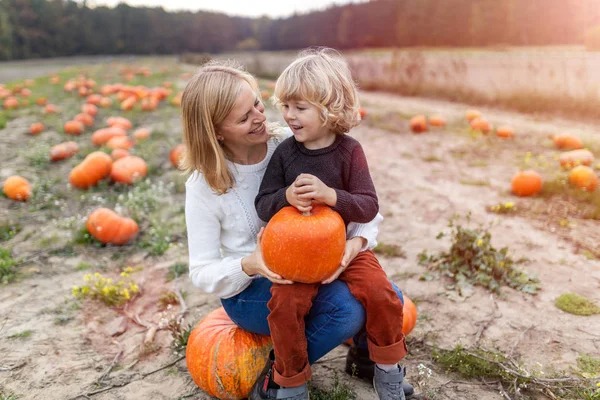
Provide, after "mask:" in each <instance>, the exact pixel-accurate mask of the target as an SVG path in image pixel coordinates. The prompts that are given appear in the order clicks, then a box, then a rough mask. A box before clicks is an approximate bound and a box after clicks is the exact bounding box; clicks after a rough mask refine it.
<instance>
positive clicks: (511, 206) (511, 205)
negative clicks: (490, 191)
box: [504, 201, 515, 208]
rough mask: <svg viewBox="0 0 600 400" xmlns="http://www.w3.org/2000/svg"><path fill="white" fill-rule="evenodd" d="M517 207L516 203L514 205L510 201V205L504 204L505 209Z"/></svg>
mask: <svg viewBox="0 0 600 400" xmlns="http://www.w3.org/2000/svg"><path fill="white" fill-rule="evenodd" d="M514 206H515V203H513V202H512V201H509V202H508V203H506V204H504V208H513V207H514Z"/></svg>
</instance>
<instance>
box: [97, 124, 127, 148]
mask: <svg viewBox="0 0 600 400" xmlns="http://www.w3.org/2000/svg"><path fill="white" fill-rule="evenodd" d="M116 136H127V132H125V130H124V129H123V128H120V127H111V128H102V129H98V130H97V131H96V132H94V133H93V134H92V143H94V144H95V145H96V146H102V145H103V144H106V142H108V141H109V140H110V139H112V138H113V137H116Z"/></svg>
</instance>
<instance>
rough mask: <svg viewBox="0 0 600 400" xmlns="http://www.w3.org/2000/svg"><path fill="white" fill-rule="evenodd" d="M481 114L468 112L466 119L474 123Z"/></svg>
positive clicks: (473, 111)
mask: <svg viewBox="0 0 600 400" xmlns="http://www.w3.org/2000/svg"><path fill="white" fill-rule="evenodd" d="M480 117H481V113H480V112H479V111H478V110H467V112H466V113H465V118H466V119H467V121H468V122H471V121H473V120H474V119H475V118H480Z"/></svg>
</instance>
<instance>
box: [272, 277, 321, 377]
mask: <svg viewBox="0 0 600 400" xmlns="http://www.w3.org/2000/svg"><path fill="white" fill-rule="evenodd" d="M318 290H319V284H318V283H316V284H307V283H294V284H292V285H282V284H277V283H274V284H273V285H272V286H271V300H269V303H268V304H267V306H268V307H269V310H270V313H269V316H268V317H267V320H268V322H269V329H270V331H271V339H272V340H273V350H274V351H275V369H274V371H273V372H274V376H273V380H274V381H275V383H277V384H278V385H280V386H284V387H295V386H300V385H303V384H305V383H306V382H307V381H308V380H309V379H310V377H311V370H310V364H309V361H308V350H307V348H308V344H307V339H306V327H305V323H304V317H306V315H308V313H309V311H310V309H311V307H312V302H313V299H314V297H315V296H316V295H317V291H318Z"/></svg>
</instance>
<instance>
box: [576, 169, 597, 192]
mask: <svg viewBox="0 0 600 400" xmlns="http://www.w3.org/2000/svg"><path fill="white" fill-rule="evenodd" d="M569 182H571V184H573V185H575V186H577V187H578V188H579V189H581V190H585V191H587V192H593V191H594V190H596V188H597V187H598V177H597V176H596V173H595V172H594V170H593V169H591V168H590V167H588V166H585V165H579V166H577V167H575V168H573V169H572V170H571V172H570V173H569Z"/></svg>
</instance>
